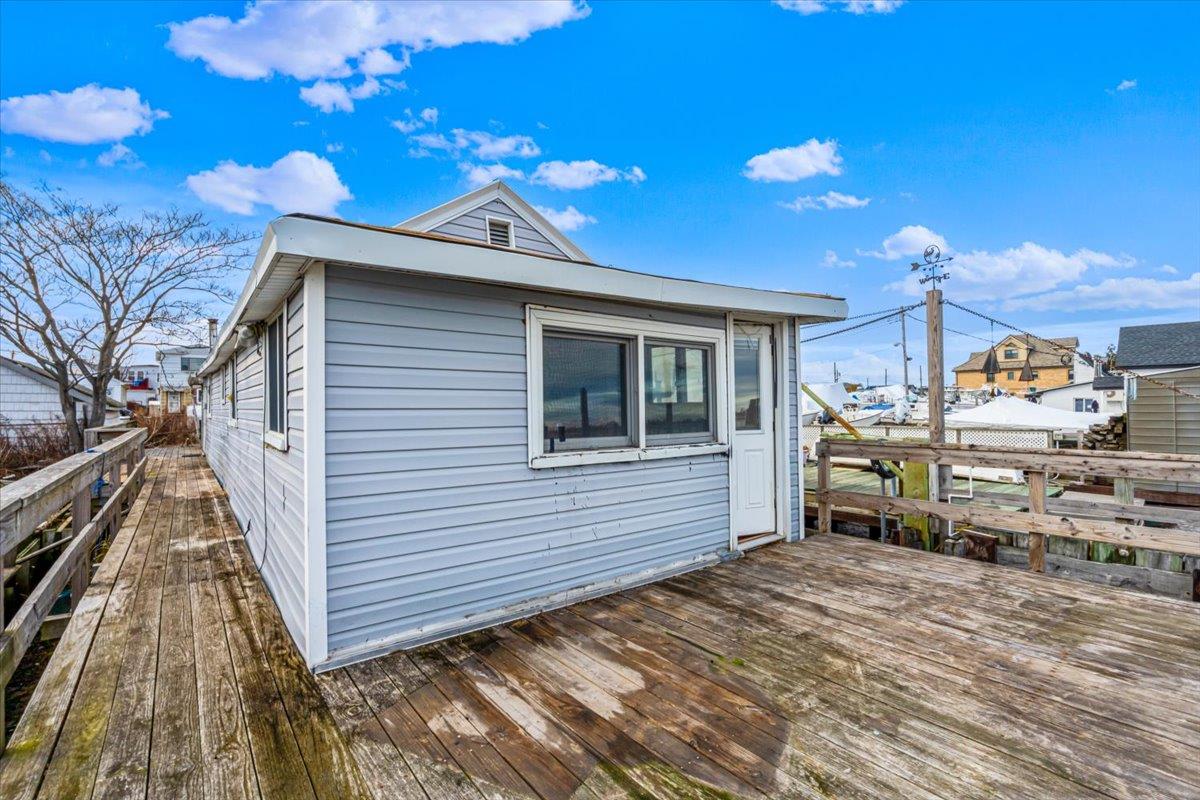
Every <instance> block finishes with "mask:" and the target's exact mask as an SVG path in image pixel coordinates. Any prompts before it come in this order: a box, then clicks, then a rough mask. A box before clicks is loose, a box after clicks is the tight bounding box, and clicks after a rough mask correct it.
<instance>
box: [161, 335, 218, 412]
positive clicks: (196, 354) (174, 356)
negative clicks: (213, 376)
mask: <svg viewBox="0 0 1200 800" xmlns="http://www.w3.org/2000/svg"><path fill="white" fill-rule="evenodd" d="M211 350H212V348H211V347H209V346H208V345H193V346H183V345H180V346H175V347H163V348H160V349H159V350H158V352H157V353H156V354H155V357H156V358H157V359H158V369H157V372H156V374H155V380H156V384H157V385H156V387H155V388H156V392H155V399H156V400H157V402H158V407H159V408H160V409H162V410H165V411H172V412H174V411H184V410H187V409H189V408H191V406H192V405H193V404H194V403H195V402H196V399H197V397H198V393H197V391H196V387H194V386H192V385H191V384H190V383H188V381H189V380H190V379H191V378H192V377H193V376H194V375H195V374H196V373H197V372H198V371H199V370H200V367H201V366H202V365H203V364H204V361H205V359H206V358H208V354H209V353H210V352H211Z"/></svg>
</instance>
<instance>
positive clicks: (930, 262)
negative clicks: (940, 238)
mask: <svg viewBox="0 0 1200 800" xmlns="http://www.w3.org/2000/svg"><path fill="white" fill-rule="evenodd" d="M953 260H954V256H943V255H942V248H940V247H938V246H937V245H936V244H931V245H929V247H926V248H925V263H924V264H921V263H919V262H917V261H914V262H912V271H913V272H916V271H917V270H921V271H923V272H924V273H925V277H924V278H921V280H920V283H929V282H930V281H933V285H934V287H935V288H936V287H937V285H938V284H939V283H941V282H942V281H944V280H949V278H950V276H949V275H947V274H946V273H945V272H944V270H945V269H946V265H947V264H949V263H950V262H951V261H953Z"/></svg>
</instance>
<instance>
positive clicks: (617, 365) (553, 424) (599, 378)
mask: <svg viewBox="0 0 1200 800" xmlns="http://www.w3.org/2000/svg"><path fill="white" fill-rule="evenodd" d="M629 358H630V343H629V341H628V340H623V339H612V338H606V337H593V336H576V335H568V334H559V333H549V332H547V333H546V335H545V336H543V337H542V423H543V426H544V430H543V431H542V435H543V436H544V437H545V440H546V441H545V450H546V452H548V453H549V452H554V451H556V450H594V449H599V448H604V447H622V446H626V445H628V444H630V442H631V441H632V439H631V437H630V434H629V429H630V426H629V417H630V414H629V397H630V394H631V393H630V391H629Z"/></svg>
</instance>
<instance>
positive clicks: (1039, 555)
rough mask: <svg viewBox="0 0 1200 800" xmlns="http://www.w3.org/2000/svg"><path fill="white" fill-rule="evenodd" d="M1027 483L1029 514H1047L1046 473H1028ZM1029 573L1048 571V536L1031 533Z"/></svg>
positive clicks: (1026, 474)
mask: <svg viewBox="0 0 1200 800" xmlns="http://www.w3.org/2000/svg"><path fill="white" fill-rule="evenodd" d="M1025 483H1026V484H1027V485H1028V486H1029V512H1030V513H1031V514H1045V513H1046V473H1045V472H1039V471H1027V472H1026V473H1025ZM1029 571H1030V572H1045V571H1046V535H1045V534H1042V533H1034V532H1033V531H1032V530H1030V531H1029Z"/></svg>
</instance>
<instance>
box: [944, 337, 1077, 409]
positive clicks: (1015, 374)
mask: <svg viewBox="0 0 1200 800" xmlns="http://www.w3.org/2000/svg"><path fill="white" fill-rule="evenodd" d="M1053 345H1060V346H1061V347H1067V348H1071V349H1072V350H1073V349H1074V348H1077V347H1079V339H1077V338H1076V337H1074V336H1067V337H1063V338H1059V339H1041V338H1038V337H1036V336H1026V335H1025V334H1012V335H1010V336H1006V337H1005V338H1004V339H1002V340H1000V342H998V343H997V344H996V346H995V348H994V349H995V351H996V360H997V364H998V367H999V368H998V369H997V370H995V371H994V372H987V371H986V365H987V357H988V352H989V351H988V350H981V351H979V352H978V353H971V357H970V358H968V359H967V360H966V361H964V362H963V363H961V364H959V365H958V366H957V367H955V368H954V383H955V386H957V387H958V388H959V389H982V388H985V387H987V388H993V387H994V388H999V389H1004V390H1005V391H1007V392H1009V393H1010V394H1016V395H1025V394H1032V393H1034V392H1038V391H1041V390H1043V389H1051V388H1054V387H1055V386H1065V385H1067V384H1070V383H1074V382H1075V375H1076V372H1077V370H1078V371H1079V372H1080V373H1081V374H1082V372H1083V370H1084V369H1086V370H1087V371H1088V372H1090V371H1091V367H1088V366H1086V364H1084V362H1083V361H1082V360H1080V359H1079V357H1078V356H1072V355H1071V353H1069V352H1066V351H1064V350H1062V349H1060V347H1054V346H1053ZM1026 367H1028V372H1026Z"/></svg>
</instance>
